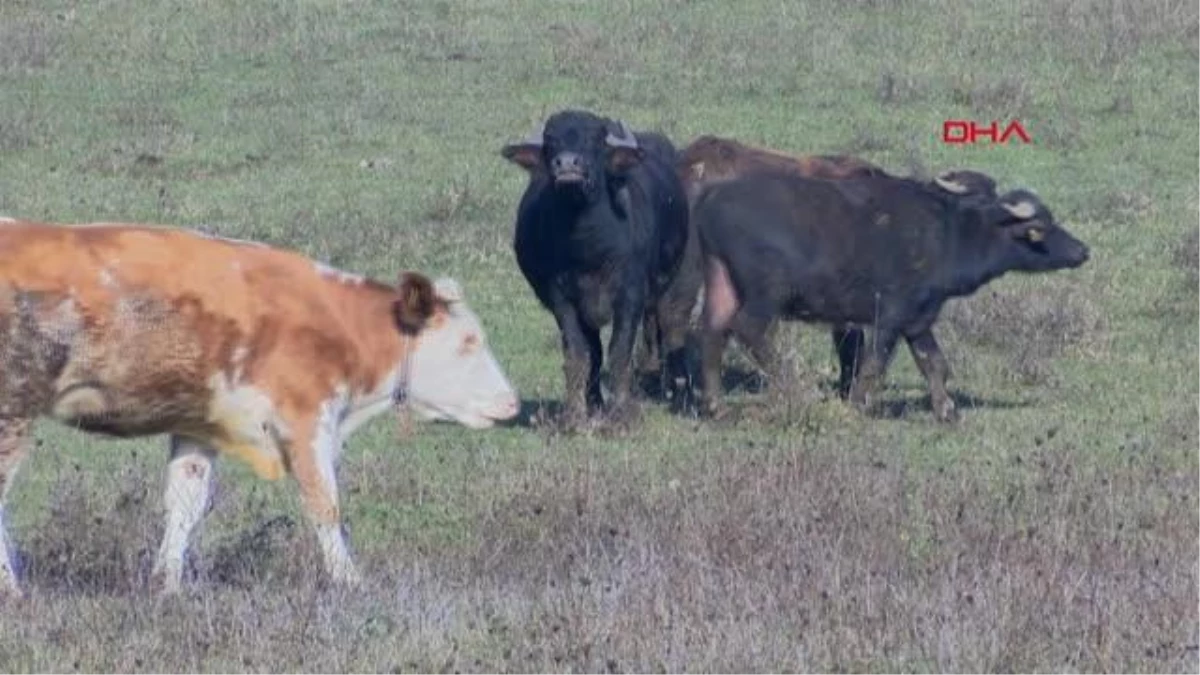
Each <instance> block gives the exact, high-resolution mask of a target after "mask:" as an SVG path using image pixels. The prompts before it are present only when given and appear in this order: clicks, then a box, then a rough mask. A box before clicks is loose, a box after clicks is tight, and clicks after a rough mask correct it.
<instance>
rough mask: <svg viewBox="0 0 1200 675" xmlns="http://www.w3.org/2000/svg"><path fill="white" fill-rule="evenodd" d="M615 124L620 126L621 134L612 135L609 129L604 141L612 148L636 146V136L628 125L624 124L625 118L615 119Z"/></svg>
mask: <svg viewBox="0 0 1200 675" xmlns="http://www.w3.org/2000/svg"><path fill="white" fill-rule="evenodd" d="M617 125H618V126H620V128H621V135H620V136H614V135H613V132H611V131H610V132H608V137H607V138H605V139H604V141H605V142H606V143H608V145H609V146H611V147H614V148H636V147H637V146H638V142H637V137H635V136H634V135H633V131H632V130H631V129H630V128H629V125H628V124H625V120H617Z"/></svg>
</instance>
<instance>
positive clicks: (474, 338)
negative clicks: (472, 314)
mask: <svg viewBox="0 0 1200 675" xmlns="http://www.w3.org/2000/svg"><path fill="white" fill-rule="evenodd" d="M477 349H479V336H478V335H476V334H474V333H470V334H468V335H467V336H466V337H464V338H463V341H462V346H460V347H459V348H458V353H459V354H462V355H464V356H466V355H467V354H471V353H473V352H475V351H476V350H477Z"/></svg>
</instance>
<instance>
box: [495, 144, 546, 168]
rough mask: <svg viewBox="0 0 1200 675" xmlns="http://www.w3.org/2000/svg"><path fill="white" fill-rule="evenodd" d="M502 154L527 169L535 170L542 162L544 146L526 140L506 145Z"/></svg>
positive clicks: (501, 151)
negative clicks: (525, 141)
mask: <svg viewBox="0 0 1200 675" xmlns="http://www.w3.org/2000/svg"><path fill="white" fill-rule="evenodd" d="M500 155H501V156H502V157H504V159H507V160H508V161H510V162H512V163H513V164H516V165H518V166H520V167H521V168H522V169H525V170H526V171H533V170H534V169H535V168H537V166H538V165H539V164H541V163H542V146H540V145H534V144H532V143H524V142H522V143H513V144H511V145H506V146H504V148H503V149H501V150H500Z"/></svg>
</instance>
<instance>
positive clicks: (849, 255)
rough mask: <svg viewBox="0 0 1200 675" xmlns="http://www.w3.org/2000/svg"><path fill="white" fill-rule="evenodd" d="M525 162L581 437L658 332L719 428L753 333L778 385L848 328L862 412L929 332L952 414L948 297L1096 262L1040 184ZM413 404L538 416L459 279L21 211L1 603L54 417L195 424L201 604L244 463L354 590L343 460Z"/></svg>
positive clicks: (539, 284)
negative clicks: (220, 476) (825, 328)
mask: <svg viewBox="0 0 1200 675" xmlns="http://www.w3.org/2000/svg"><path fill="white" fill-rule="evenodd" d="M502 154H503V156H504V157H505V158H506V159H508V160H510V161H512V162H514V163H516V164H518V165H519V166H521V167H522V168H524V169H525V170H526V171H527V172H528V175H529V182H528V185H527V187H526V189H525V193H524V195H523V196H522V198H521V200H520V204H519V206H518V208H517V222H516V232H515V237H514V247H515V250H516V258H517V263H518V265H519V266H520V269H521V272H522V273H523V274H524V276H525V278H526V280H527V281H528V282H529V285H530V286H531V287H532V289H533V291H534V293H535V294H536V296H537V298H538V300H539V301H540V302H541V304H542V305H543V306H544V307H545V308H546V309H547V310H549V311H550V312H551V313H552V314H553V315H554V318H555V320H556V322H557V324H558V328H559V330H560V332H561V337H562V348H563V353H564V374H565V377H566V387H565V415H566V419H567V420H576V421H578V420H587V419H589V416H600V417H605V416H609V417H611V418H613V419H616V420H623V419H625V418H626V415H627V414H628V413H629V412H631V411H632V410H633V409H634V405H635V404H634V397H633V380H634V371H635V365H634V361H635V358H634V356H635V351H636V346H637V344H638V341H637V333H638V330H639V328H640V329H641V331H642V334H643V349H642V352H641V362H640V365H639V367H640V369H641V370H642V371H643V372H650V373H654V374H656V375H657V376H658V377H659V378H660V381H661V382H662V383H663V385H664V387H663V388H664V391H665V392H666V393H667V394H668V396H669V397H670V399H671V401H672V404H673V406H674V407H676V408H677V409H680V410H683V409H688V408H692V407H694V406H693V403H695V402H698V403H699V405H698V407H699V410H700V412H701V413H703V414H716V413H719V412H720V410H721V404H720V398H719V375H720V366H721V360H722V356H723V351H724V348H725V345H726V342H727V341H728V339H729V337H730V336H734V337H736V338H737V339H738V340H739V341H740V342H741V343H742V344H743V345H745V346H746V347H747V348H748V349H749V351H750V353H751V355H752V356H753V357H754V358H755V360H756V361H758V363H759V365H760V366H761V367H763V369H764V370H766V371H767V372H768V373H770V372H772V371H773V369H774V368H775V367H777V365H778V363H777V361H778V357H777V353H776V350H775V348H774V346H773V345H772V344H771V341H770V339H769V337H768V336H769V335H770V333H771V331H770V328H771V326H772V325H773V324H775V323H776V322H777V321H779V320H781V319H782V320H802V321H810V322H819V323H824V324H828V325H830V326H832V336H833V342H834V345H835V348H836V351H837V354H838V357H839V361H840V367H841V372H840V378H839V385H838V390H839V393H840V394H841V395H842V396H844V397H848V398H849V399H850V400H851V401H852V402H853V403H855V404H857V405H859V406H862V407H869V406H870V405H871V403H872V397H873V395H874V391H875V389H876V388H877V387H878V385H879V382H880V380H881V379H882V377H883V375H884V372H885V369H886V367H887V363H888V361H889V358H890V355H891V353H892V351H893V349H894V347H895V345H896V342H897V341H898V340H899V339H900V338H901V337H903V338H904V339H905V341H906V342H907V344H908V347H909V349H910V351H911V353H912V355H913V357H914V358H915V359H916V362H917V365H918V366H919V368H920V370H921V372H922V374H923V375H924V377H925V378H926V380H927V381H928V385H929V389H930V394H931V403H932V407H933V411H934V414H935V416H936V417H937V418H938V419H940V420H943V421H950V420H953V419H954V418H955V417H956V412H955V410H954V404H953V402H952V400H951V399H950V397H949V396H948V394H947V391H946V380H947V378H948V377H949V376H950V370H949V367H948V365H947V363H946V359H945V357H944V356H943V355H942V353H941V350H940V349H939V347H938V344H937V341H936V340H935V339H934V336H933V333H932V331H931V327H932V325H933V323H934V321H935V320H936V318H937V315H938V312H939V311H940V309H941V307H942V305H943V304H944V303H945V302H946V301H947V300H948V299H949V298H952V297H956V296H965V295H969V294H971V293H973V292H974V291H975V290H976V289H978V288H979V287H980V286H982V285H983V284H985V283H987V282H988V281H989V280H991V279H993V278H995V277H997V276H999V275H1001V274H1004V273H1006V272H1008V271H1026V272H1037V271H1050V270H1056V269H1063V268H1073V267H1078V266H1079V265H1081V264H1083V263H1084V262H1085V261H1086V260H1087V258H1088V249H1087V247H1086V246H1085V245H1084V244H1083V243H1081V242H1080V241H1078V240H1077V239H1075V238H1073V237H1072V236H1071V235H1070V234H1069V233H1068V232H1067V231H1066V230H1064V229H1063V228H1062V227H1061V226H1060V225H1059V224H1058V223H1057V222H1056V221H1055V219H1054V217H1053V216H1052V215H1051V213H1050V211H1049V209H1048V208H1047V207H1046V206H1045V205H1044V204H1043V203H1042V202H1041V201H1039V200H1038V198H1037V197H1036V196H1035V195H1034V194H1032V193H1031V192H1028V191H1025V190H1013V191H1010V192H1007V193H1004V194H998V193H997V190H996V185H995V182H994V181H993V180H992V179H990V178H989V177H987V176H986V175H983V174H981V173H977V172H973V171H951V172H946V173H943V174H941V175H939V176H938V177H937V178H935V179H933V180H932V181H928V182H926V181H921V180H916V179H912V178H901V177H896V176H891V175H889V174H887V173H886V172H884V171H883V170H882V169H880V168H879V167H876V166H874V165H872V164H870V163H867V162H864V161H862V160H858V159H855V158H850V157H833V156H811V157H790V156H787V155H784V154H781V153H776V152H773V151H768V150H763V149H758V148H753V147H749V146H746V145H742V144H740V143H738V142H736V141H733V140H727V139H721V138H717V137H713V136H702V137H701V138H699V139H697V140H696V141H695V142H693V143H692V144H691V145H690V146H689V147H687V148H686V149H684V150H683V151H682V152H680V151H678V150H677V149H676V148H675V146H674V145H673V144H672V142H671V141H670V140H669V139H668V138H666V137H665V136H663V135H662V134H658V133H649V132H635V131H633V130H631V129H630V128H629V127H628V126H627V125H626V124H625V123H624V122H621V121H614V120H610V119H607V118H604V117H601V116H598V115H594V114H592V113H589V112H585V111H579V110H567V111H562V112H559V113H557V114H555V115H552V116H551V117H549V118H548V119H547V120H546V121H545V122H544V124H543V125H542V126H541V128H540V129H538V130H537V131H536V132H535V133H534V134H532V135H531V136H529V137H528V138H526V139H524V140H523V141H521V142H519V143H514V144H511V145H507V146H505V147H504V148H503V150H502ZM700 307H702V310H700V320H699V322H698V324H699V325H698V327H697V326H696V321H695V316H696V311H697V310H698V309H699V308H700ZM608 324H611V325H612V332H611V337H610V340H609V345H608V362H609V373H610V380H611V381H610V385H611V386H610V390H611V401H608V402H607V404H606V402H605V401H604V400H603V399H604V396H603V393H602V388H601V380H600V372H601V365H602V352H603V348H602V344H601V338H600V330H601V329H602V328H603V327H604V326H606V325H608ZM693 335H694V337H695V339H693ZM697 344H698V345H699V351H700V354H699V362H700V369H699V370H700V372H699V373H695V372H693V371H694V370H696V369H695V368H694V366H693V364H694V363H695V361H696V359H694V358H691V357H690V355H689V352H690V351H692V347H693V346H695V345H697ZM398 405H405V406H408V407H409V408H411V409H412V410H414V411H415V412H416V413H417V414H418V415H419V416H421V417H423V418H426V419H444V420H451V421H454V422H458V423H461V424H464V425H467V426H469V427H472V428H485V427H488V426H491V425H492V424H493V423H494V422H496V421H499V420H508V419H512V418H513V417H515V416H516V415H517V414H518V413H519V411H520V400H519V398H518V397H517V394H516V392H515V391H514V389H513V387H512V386H511V384H510V383H509V381H508V379H507V377H506V375H505V374H504V371H503V369H502V368H501V367H500V365H499V364H497V362H496V359H495V358H494V356H493V355H492V353H491V351H490V349H489V348H488V346H487V341H486V335H485V333H484V330H483V328H482V326H481V324H480V321H479V319H478V317H477V316H476V315H475V314H474V313H473V312H472V311H471V309H470V308H469V307H468V306H467V303H466V301H465V297H464V293H463V289H462V288H460V287H459V285H458V284H457V283H456V282H454V281H453V280H451V279H438V280H433V279H430V278H429V277H427V276H425V275H423V274H421V273H418V272H404V273H402V274H401V275H400V278H399V280H398V283H396V284H395V285H392V284H385V283H381V282H377V281H374V280H371V279H367V278H364V277H360V276H357V275H353V274H349V273H346V272H341V271H338V270H335V269H332V268H329V267H326V266H324V265H321V264H319V263H314V262H313V261H311V260H309V259H308V258H305V257H303V256H301V255H299V254H297V253H295V252H292V251H287V250H282V249H277V248H272V247H268V246H264V245H261V244H257V243H253V242H245V241H237V240H231V239H225V238H220V237H214V236H208V235H205V234H201V233H198V232H194V231H190V230H183V229H175V228H163V227H153V226H142V225H130V224H119V223H94V224H88V225H73V226H67V225H55V224H47V223H37V222H30V221H20V220H12V219H3V220H0V590H3V591H5V592H7V593H9V594H11V595H20V594H21V591H20V585H19V583H18V581H17V576H18V575H17V569H16V567H15V564H14V556H13V555H12V551H10V546H9V543H8V538H7V535H6V533H5V531H4V525H3V500H4V496H5V495H6V494H7V492H8V489H9V487H10V486H11V484H12V479H13V476H14V474H15V472H16V469H17V467H18V465H19V463H20V462H21V460H22V458H23V457H24V456H25V454H26V453H27V451H28V447H29V445H30V434H31V429H32V425H33V422H34V421H35V420H36V419H37V418H39V417H42V416H48V417H51V418H54V419H57V420H59V421H61V422H63V423H65V424H67V425H69V426H72V427H75V428H78V429H81V430H84V431H88V432H94V433H99V434H104V435H109V436H117V437H135V436H146V435H153V434H168V435H169V438H170V462H169V465H168V470H167V486H166V491H165V494H164V507H165V511H166V520H165V531H164V534H163V538H162V543H161V546H160V549H159V551H158V556H157V558H156V561H155V565H154V579H155V580H156V582H157V583H158V584H159V586H160V588H161V590H162V591H164V592H173V591H177V590H179V589H180V587H181V583H182V577H183V568H184V557H185V554H186V552H187V548H188V541H189V539H190V536H191V533H192V531H193V530H194V528H195V527H196V526H197V525H198V524H199V522H200V520H201V519H202V517H203V515H204V513H205V511H206V510H207V508H208V500H209V494H210V491H211V482H212V474H213V467H212V464H213V460H214V459H215V458H216V456H217V454H218V453H225V454H229V455H232V456H234V457H237V458H238V459H240V460H242V461H244V462H246V463H247V464H248V465H249V466H250V467H252V468H253V470H254V471H255V472H256V473H257V474H258V475H259V476H261V477H263V478H267V479H276V478H279V477H281V476H283V475H285V474H290V475H291V476H293V477H294V478H295V480H296V482H297V485H298V486H299V489H300V493H301V496H302V501H303V505H304V510H305V512H306V514H307V516H308V517H309V519H310V520H311V521H312V523H313V526H314V528H315V531H316V536H317V538H318V540H319V542H320V544H321V549H322V552H323V556H324V558H323V560H324V565H325V569H326V571H327V572H328V573H329V575H330V576H331V577H332V578H333V579H334V580H336V581H340V582H346V583H354V582H355V581H357V580H358V579H359V578H360V577H359V574H358V572H357V570H356V568H355V565H354V563H353V560H352V557H351V555H350V553H349V550H348V547H347V544H346V540H345V536H344V533H343V531H342V527H341V513H340V508H339V499H338V486H337V478H336V473H337V464H338V457H339V455H340V452H341V449H342V446H343V443H344V441H345V440H346V439H347V438H348V437H349V435H350V434H351V433H352V432H353V431H354V430H355V429H356V428H357V427H359V426H360V425H361V424H363V423H364V422H365V421H367V420H368V419H370V418H372V417H374V416H376V415H379V414H381V413H383V412H385V411H388V410H392V409H395V408H396V407H397V406H398Z"/></svg>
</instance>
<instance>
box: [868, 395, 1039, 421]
mask: <svg viewBox="0 0 1200 675" xmlns="http://www.w3.org/2000/svg"><path fill="white" fill-rule="evenodd" d="M949 393H950V400H952V401H954V407H955V408H956V409H957V410H958V412H959V414H965V413H967V411H969V410H971V409H973V408H984V409H987V408H991V409H995V410H1012V409H1016V408H1028V407H1029V406H1031V405H1033V401H1032V400H1030V399H1019V400H1011V399H1010V400H1001V399H985V398H978V397H975V396H971V395H970V394H965V393H963V392H961V391H950V392H949ZM914 412H920V413H926V414H933V406H932V404H931V402H930V398H929V395H928V394H921V395H917V396H907V397H902V398H893V397H888V398H886V399H883V400H881V401H880V402H879V404H878V405H876V406H875V411H874V412H873V413H872V414H871V417H876V418H879V419H900V418H903V417H907V416H908V415H910V414H912V413H914Z"/></svg>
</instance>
